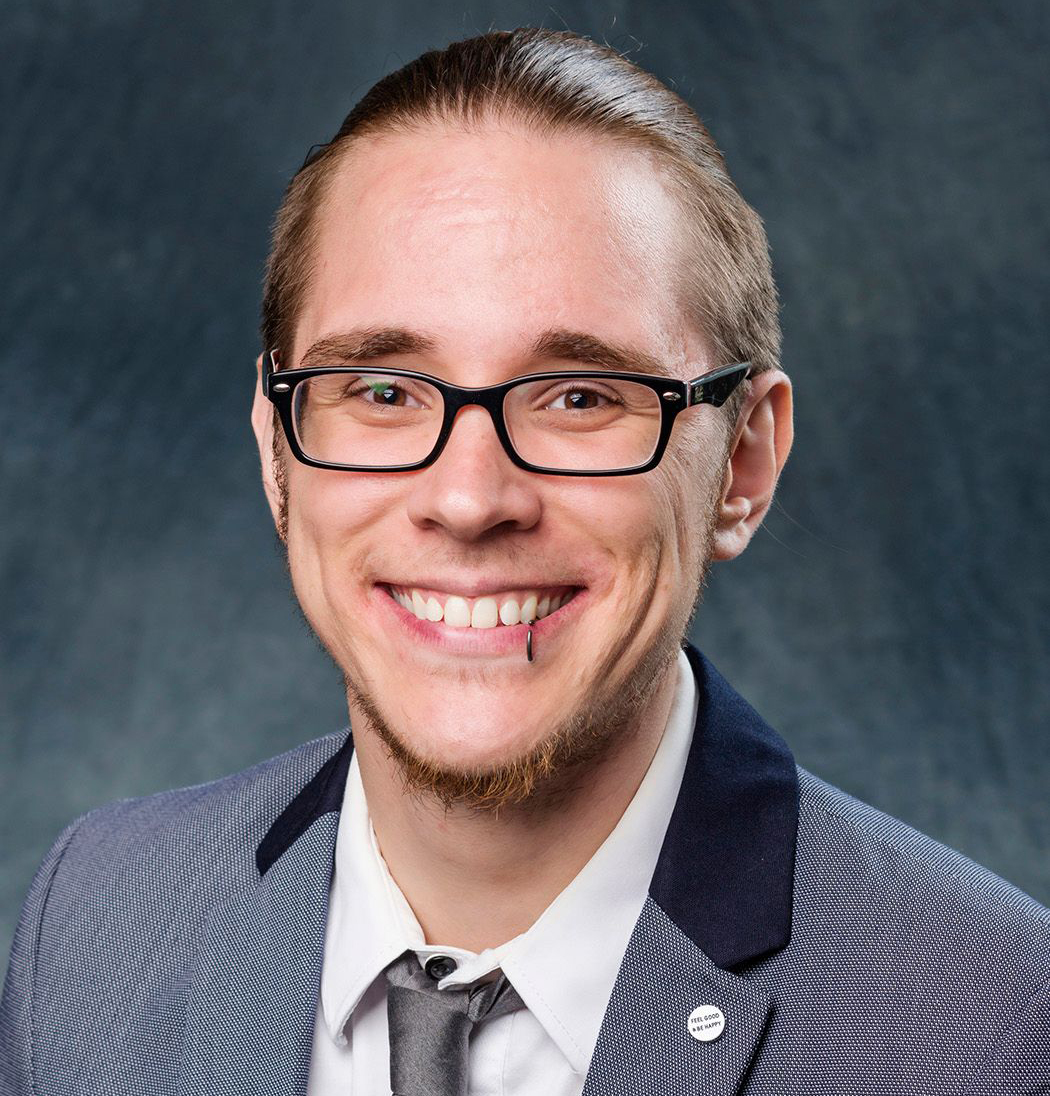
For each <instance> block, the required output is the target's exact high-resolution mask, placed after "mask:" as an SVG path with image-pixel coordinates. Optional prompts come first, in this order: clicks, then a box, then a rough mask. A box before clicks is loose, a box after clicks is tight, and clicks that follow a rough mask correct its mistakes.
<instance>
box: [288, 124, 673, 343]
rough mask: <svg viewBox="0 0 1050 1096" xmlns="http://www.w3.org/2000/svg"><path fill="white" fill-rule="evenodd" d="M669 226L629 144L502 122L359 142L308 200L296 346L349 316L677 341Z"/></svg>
mask: <svg viewBox="0 0 1050 1096" xmlns="http://www.w3.org/2000/svg"><path fill="white" fill-rule="evenodd" d="M681 238H682V232H681V228H680V212H679V207H678V205H677V203H676V202H675V200H674V198H673V196H672V194H671V192H670V191H669V189H668V188H667V186H666V185H665V183H664V181H663V178H662V176H661V174H660V172H659V170H658V168H657V167H656V165H655V163H654V161H653V159H652V157H651V155H650V154H649V153H648V152H647V151H646V150H644V149H641V148H637V147H627V146H625V145H624V144H623V143H621V142H613V141H611V140H609V139H603V138H597V137H593V136H585V135H579V134H569V133H556V134H553V135H539V134H537V133H534V132H530V131H528V130H526V129H525V128H523V127H522V126H520V125H516V124H513V123H510V122H489V123H484V124H481V125H479V126H475V127H473V128H471V129H469V130H467V129H464V128H462V127H457V126H454V125H444V124H440V125H439V124H432V125H427V126H423V127H420V128H418V129H414V130H412V131H410V132H402V133H396V134H384V135H382V136H379V137H375V138H366V139H361V140H359V141H358V142H356V143H355V144H354V145H353V146H352V147H351V149H350V150H349V152H348V153H345V154H344V156H343V158H342V160H341V161H340V162H339V163H338V164H337V165H336V167H335V169H334V171H333V174H332V177H331V179H330V180H329V184H328V187H327V190H326V193H325V197H324V201H323V203H322V206H321V208H320V210H319V214H318V221H317V234H316V236H315V251H314V256H313V260H314V261H313V264H312V268H313V277H312V280H311V285H310V288H309V291H308V293H307V295H306V299H305V301H304V307H303V309H302V312H301V316H300V323H299V326H298V335H297V338H296V344H297V348H298V349H299V350H300V351H301V349H302V347H303V346H304V345H306V344H308V342H309V341H311V340H313V339H315V338H317V337H322V336H324V335H329V334H335V333H337V332H338V331H339V330H341V329H349V328H350V327H354V326H358V325H361V324H403V325H410V326H413V327H415V328H417V329H422V330H427V331H429V332H432V333H433V334H434V335H435V336H436V337H437V339H438V340H442V339H446V338H447V339H448V340H450V341H452V342H456V341H459V342H462V341H463V340H464V339H466V338H468V337H469V338H470V339H472V340H474V341H475V342H476V343H477V345H478V346H479V349H480V348H481V347H482V346H487V347H488V348H489V350H491V349H492V347H493V345H494V344H495V343H498V342H499V341H500V340H501V339H502V340H504V341H506V340H507V339H508V338H510V337H511V336H512V335H513V334H514V333H517V334H518V335H520V337H521V339H522V340H526V339H531V336H532V335H533V334H534V333H535V331H536V330H537V329H538V328H549V327H552V326H557V327H565V328H568V329H572V330H580V331H593V333H594V334H596V335H599V336H601V335H605V336H610V337H617V338H620V339H621V340H623V339H635V340H644V341H647V342H649V343H650V345H651V344H652V343H653V341H654V340H656V341H657V342H661V341H663V342H666V341H667V340H671V341H674V342H681V338H682V332H681V325H682V322H683V321H682V316H681V310H680V309H679V308H678V307H677V303H676V302H677V289H676V287H677V282H676V277H677V271H678V269H679V262H678V256H679V249H680V246H681V244H680V241H681Z"/></svg>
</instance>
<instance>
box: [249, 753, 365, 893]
mask: <svg viewBox="0 0 1050 1096" xmlns="http://www.w3.org/2000/svg"><path fill="white" fill-rule="evenodd" d="M353 752H354V739H353V735H352V734H351V733H350V732H347V735H346V741H345V742H344V743H343V744H342V746H340V747H339V749H338V751H337V752H336V753H334V754H332V756H331V757H330V758H329V759H328V760H327V761H326V762H325V763H324V764H323V765H322V766H321V768H320V769H318V770H317V774H316V775H315V776H314V777H312V778H311V780H310V782H309V783H308V784H307V785H306V786H305V787H304V788H303V789H302V791H301V792H299V794H298V795H296V797H295V798H294V799H293V800H292V801H291V803H289V804H288V806H287V807H285V808H284V810H283V811H281V813H280V814H279V815H278V816H277V818H276V820H275V821H274V823H273V825H272V826H271V827H270V828H269V830H267V831H266V836H265V837H264V838H263V839H262V841H260V842H259V847H258V848H257V849H256V850H255V864H256V866H257V867H258V869H259V874H260V875H265V874H266V873H267V871H269V870H270V867H271V865H272V864H273V863H274V861H275V860H277V858H278V857H279V856H281V854H282V853H284V852H286V851H287V850H288V849H289V848H290V847H291V845H292V843H293V842H294V841H295V840H296V839H297V838H299V837H301V836H302V835H303V834H304V833H305V832H306V831H307V830H308V829H309V828H310V826H311V824H312V823H314V822H315V821H317V819H318V818H320V817H321V815H323V814H328V812H329V811H336V812H338V811H339V810H341V809H342V806H343V792H344V790H345V788H346V774H347V773H348V772H349V770H350V758H351V757H352V756H353Z"/></svg>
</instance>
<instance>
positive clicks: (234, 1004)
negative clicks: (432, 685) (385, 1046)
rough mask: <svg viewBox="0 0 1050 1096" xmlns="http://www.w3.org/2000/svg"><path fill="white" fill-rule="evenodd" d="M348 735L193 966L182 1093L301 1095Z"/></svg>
mask: <svg viewBox="0 0 1050 1096" xmlns="http://www.w3.org/2000/svg"><path fill="white" fill-rule="evenodd" d="M352 751H353V742H352V739H351V738H350V737H349V736H347V739H346V741H345V742H344V744H343V745H342V746H341V747H340V749H339V751H338V752H337V753H336V754H334V755H333V756H332V757H331V758H329V760H328V761H327V762H326V763H325V764H324V766H323V767H322V768H321V769H320V770H319V771H318V773H317V774H316V776H314V777H313V779H312V780H311V781H310V782H309V783H308V784H307V785H306V786H305V787H304V788H303V790H302V791H301V792H300V793H299V794H298V795H297V796H296V797H295V798H294V799H293V800H292V801H291V803H289V804H288V806H287V807H286V808H285V809H284V811H282V813H281V814H280V816H279V817H278V818H277V820H276V821H275V822H274V824H273V825H272V826H271V827H270V829H269V831H268V832H267V834H266V837H265V838H264V839H263V841H262V843H261V844H260V845H259V847H258V850H257V854H256V863H257V866H258V869H259V873H260V879H259V881H258V883H257V884H256V885H255V886H254V887H252V888H250V889H248V890H246V891H242V892H240V893H237V894H235V895H233V896H232V897H231V898H229V899H227V900H226V901H225V902H223V903H221V904H220V905H218V906H216V907H215V908H214V909H213V910H212V912H211V915H210V917H209V919H208V922H207V926H206V929H205V932H204V936H203V939H202V942H201V946H200V951H199V952H198V957H197V963H196V966H195V968H194V975H193V987H192V992H191V998H190V1005H189V1013H188V1018H187V1031H186V1039H185V1042H184V1053H183V1060H182V1063H181V1066H180V1072H179V1084H178V1092H179V1093H180V1096H214V1094H215V1093H218V1092H221V1093H227V1094H240V1093H244V1094H248V1093H251V1094H252V1096H293V1094H295V1096H302V1094H304V1093H305V1092H306V1088H307V1082H308V1080H309V1074H310V1056H311V1051H312V1047H313V1033H314V1017H315V1014H316V1008H317V996H318V989H319V986H320V979H321V965H322V961H323V958H324V954H323V953H324V937H325V925H326V923H327V919H328V897H329V887H330V884H331V877H332V857H333V853H334V850H335V839H336V833H337V830H338V824H339V813H338V812H339V808H340V806H341V802H342V795H343V789H344V787H345V784H346V774H347V770H348V767H349V763H350V756H351V753H352Z"/></svg>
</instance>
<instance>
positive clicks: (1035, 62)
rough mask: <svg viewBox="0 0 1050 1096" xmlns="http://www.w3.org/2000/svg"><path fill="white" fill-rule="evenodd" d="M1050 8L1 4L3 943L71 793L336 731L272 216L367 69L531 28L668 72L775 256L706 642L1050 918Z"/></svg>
mask: <svg viewBox="0 0 1050 1096" xmlns="http://www.w3.org/2000/svg"><path fill="white" fill-rule="evenodd" d="M1048 11H1050V8H1048V6H1047V5H1046V4H1045V3H1043V2H1042V0H1032V2H1029V3H1026V2H1011V3H1008V4H985V3H973V2H969V0H932V2H926V3H922V4H916V3H914V2H913V0H907V2H888V0H882V2H879V0H851V2H849V3H841V2H840V0H818V2H814V3H804V2H787V0H780V2H776V0H765V2H762V0H736V2H727V3H713V2H706V0H703V2H697V0H694V2H692V3H683V2H676V3H661V2H654V0H645V2H638V3H630V2H618V0H605V2H603V3H585V2H579V0H561V2H559V3H558V4H557V5H547V4H544V3H540V2H537V3H526V2H522V3H511V2H504V3H499V2H491V3H480V4H479V3H475V4H472V5H471V6H470V7H461V6H459V5H455V4H451V3H441V2H439V3H421V2H418V0H400V2H392V3H382V4H367V5H366V4H364V3H360V2H357V3H348V2H343V3H337V2H335V0H312V2H311V3H309V4H305V5H304V4H299V3H292V2H290V0H287V2H283V3H278V2H276V0H252V2H248V0H223V2H222V3H219V2H218V0H178V2H177V3H175V2H169V0H160V2H158V0H152V2H150V3H147V2H146V0H5V3H4V4H3V5H2V8H0V42H2V43H3V57H4V60H3V64H2V65H0V87H2V89H3V94H2V112H0V124H2V134H3V139H2V142H0V249H2V253H0V271H2V277H3V285H2V290H0V362H2V368H3V374H2V389H0V420H2V421H0V429H2V451H0V452H2V458H0V459H2V462H3V475H2V477H0V491H2V492H3V498H2V500H0V503H2V509H0V513H2V514H3V522H2V529H0V541H2V572H0V619H2V621H3V639H2V643H3V647H2V674H3V685H2V693H0V696H2V710H0V717H2V735H3V738H2V752H0V764H2V787H0V792H2V794H0V825H2V831H0V858H2V861H0V937H2V939H0V944H2V945H3V946H4V948H6V944H7V941H8V940H9V936H10V932H11V930H12V928H13V921H14V918H15V917H16V915H17V910H18V907H19V904H20V902H21V899H22V896H23V894H24V892H25V889H26V887H27V886H28V884H29V881H30V879H31V877H32V874H33V871H34V869H35V867H36V865H37V863H38V862H39V860H40V857H41V856H42V855H43V853H44V851H45V849H46V848H47V846H48V845H49V844H50V842H51V841H52V839H53V838H54V837H55V835H56V834H57V832H58V831H59V829H60V828H61V827H62V826H63V825H64V824H65V823H66V822H67V821H69V820H70V819H71V818H73V817H74V816H75V815H76V814H78V813H79V812H81V811H84V810H86V809H88V808H90V807H92V806H95V805H98V804H100V803H102V802H104V801H107V800H110V799H113V798H116V797H122V796H133V795H142V794H145V793H149V792H153V791H156V790H158V789H162V788H168V787H172V786H175V785H181V784H188V783H196V782H200V781H205V780H209V779H211V778H213V777H217V776H219V775H221V774H224V773H228V772H231V771H233V770H236V769H239V768H241V767H243V766H246V765H248V764H249V763H251V762H254V761H256V760H259V759H262V758H264V757H267V756H270V755H272V754H275V753H277V752H279V751H281V750H284V749H286V748H289V747H291V746H292V745H294V744H295V743H297V742H301V741H305V740H307V739H310V738H313V737H315V736H318V735H321V734H325V733H327V732H329V731H332V730H335V729H338V728H339V727H341V726H343V725H345V721H346V718H345V717H346V713H345V708H344V705H343V700H342V693H341V687H340V679H339V675H338V674H337V673H336V671H335V669H334V668H333V666H332V665H331V664H330V663H329V662H328V660H327V659H326V657H325V656H324V655H323V654H322V653H321V652H320V650H319V648H318V647H317V646H316V645H315V643H314V641H313V640H312V638H311V636H310V635H309V633H308V631H307V630H306V627H305V625H304V624H303V622H302V620H301V618H300V616H299V615H298V612H297V610H296V608H295V606H294V604H293V602H292V599H291V592H290V587H289V584H288V582H287V579H286V576H285V573H284V569H283V564H282V561H281V558H280V556H279V555H278V553H277V551H276V544H275V540H274V536H273V532H272V528H271V523H270V515H269V512H268V510H267V507H266V505H265V502H264V498H263V494H262V490H261V488H260V486H259V482H258V476H259V470H258V459H257V456H256V452H255V449H254V442H253V439H252V435H251V432H250V429H249V421H248V412H249V406H250V401H251V396H252V388H253V382H254V367H253V359H254V358H255V355H256V354H257V352H258V350H259V346H258V342H257V335H256V321H257V312H258V300H259V286H260V274H261V268H262V263H263V259H264V256H265V252H266V245H267V231H268V225H269V221H270V218H271V216H272V214H273V211H274V209H275V207H276V205H277V203H278V200H279V198H280V196H281V193H282V190H283V187H284V185H285V183H286V181H287V179H288V177H289V176H290V175H291V174H292V173H293V172H294V170H295V169H296V168H297V167H298V165H299V163H300V162H301V160H302V158H303V155H304V154H305V152H306V150H307V148H308V147H309V146H310V145H312V144H313V143H314V142H318V141H323V140H325V139H327V138H328V137H329V136H330V135H331V134H332V132H333V131H334V130H335V128H336V127H337V126H338V124H339V122H340V121H341V120H342V118H343V116H344V114H345V113H346V112H347V111H348V110H349V108H350V106H351V105H352V103H353V102H354V101H355V100H356V99H357V98H358V97H359V96H360V95H361V94H362V92H363V91H364V90H365V89H366V88H367V87H368V86H369V85H370V84H372V83H373V82H374V81H375V80H376V79H378V78H379V77H380V76H382V75H383V74H385V73H386V72H388V71H390V70H392V69H393V68H396V67H398V66H399V65H401V64H402V63H404V62H406V61H408V60H409V59H411V58H412V57H414V56H416V55H417V54H418V53H419V52H421V51H422V50H424V49H426V48H429V47H433V46H438V45H442V44H444V43H446V42H447V41H449V40H451V39H452V38H459V37H466V36H468V35H470V34H473V33H477V32H479V31H482V30H486V29H489V28H490V27H498V28H510V27H513V26H517V25H520V24H523V23H544V24H546V25H549V26H568V27H570V28H572V29H574V30H577V31H580V32H583V33H586V34H590V35H592V36H594V37H597V38H604V39H606V40H607V41H608V42H609V43H611V44H612V45H614V46H616V47H618V48H620V49H622V50H624V51H625V52H627V53H629V55H630V56H631V57H632V58H634V59H635V60H637V61H638V62H639V63H640V64H642V65H643V66H645V67H647V68H649V69H650V70H652V71H653V72H655V73H656V74H657V75H659V76H660V77H662V78H663V79H665V80H666V81H669V82H670V83H671V84H672V86H674V87H675V88H677V89H678V90H679V92H680V93H681V94H683V95H684V96H685V97H686V98H687V99H688V100H689V101H690V102H691V103H692V104H693V105H694V106H695V107H696V109H697V110H698V112H699V113H700V115H701V117H702V118H704V120H705V121H706V122H707V123H708V125H709V126H710V128H711V129H712V131H713V133H714V135H715V137H716V139H717V140H718V141H719V143H720V144H721V146H722V147H723V149H724V150H725V152H726V155H727V157H728V161H729V165H730V169H731V171H732V173H733V175H734V176H735V178H736V179H737V181H738V183H739V185H740V187H741V189H742V191H743V193H744V195H745V196H746V197H747V198H748V200H749V201H750V202H751V203H752V204H753V205H754V206H755V207H756V208H757V209H758V211H759V212H760V213H761V215H762V216H763V218H764V219H765V222H766V225H767V228H768V231H769V235H770V239H771V241H772V247H773V255H774V262H775V267H776V272H777V277H778V281H779V285H780V287H781V291H782V295H783V302H784V307H783V323H784V331H785V366H786V368H787V370H788V372H789V373H790V375H791V376H792V378H793V380H794V383H795V393H796V431H797V433H796V442H795V448H794V451H793V453H792V456H791V459H790V461H789V463H788V466H787V469H786V471H785V473H784V476H783V478H782V480H781V486H780V489H779V492H778V500H777V503H776V506H775V508H774V510H773V511H772V512H771V514H770V516H769V519H768V520H767V522H766V524H765V526H764V529H763V530H762V531H760V532H759V534H758V536H757V537H756V539H755V541H754V543H753V544H752V546H751V547H750V549H749V550H748V551H747V553H746V554H745V555H744V556H743V557H742V558H741V559H740V560H738V561H735V562H733V563H732V564H730V565H723V566H722V567H719V568H716V570H715V572H714V575H713V579H712V582H711V585H710V587H709V590H708V594H707V600H706V602H705V604H704V606H703V608H702V609H701V613H700V617H699V618H698V621H697V626H696V630H695V638H696V640H697V641H698V642H699V644H700V645H701V647H702V648H703V649H704V650H705V651H706V652H707V654H708V655H709V656H710V657H711V658H712V659H713V660H714V661H715V663H716V665H718V666H719V667H720V668H721V669H722V671H723V672H724V673H725V674H726V675H727V676H728V677H729V679H730V680H731V681H732V682H733V683H734V684H735V685H736V686H737V688H739V689H740V690H741V691H742V692H743V693H744V695H745V696H747V697H748V698H749V699H750V700H751V701H752V703H754V704H755V706H756V707H757V708H758V709H759V710H760V711H761V712H762V713H763V714H764V715H765V716H766V718H767V719H769V720H770V721H771V722H772V723H773V724H774V725H775V726H777V727H779V729H780V730H781V731H782V732H783V734H784V735H785V736H786V738H787V739H788V741H789V742H790V744H791V745H792V746H793V748H794V750H795V752H796V756H797V757H798V759H799V760H800V761H801V762H802V763H803V764H804V765H806V766H807V767H808V768H811V769H813V770H814V771H816V772H817V773H818V774H820V775H822V776H824V777H825V778H826V779H829V780H831V781H832V782H834V783H837V784H839V785H840V786H842V787H844V788H845V789H847V790H848V791H850V792H852V793H854V794H856V795H858V796H860V797H862V798H864V799H866V800H868V801H870V802H872V803H874V804H876V805H877V806H879V807H882V808H883V809H885V810H888V811H890V812H891V813H893V814H895V815H897V816H899V817H901V818H903V819H905V820H907V821H908V822H910V823H912V824H914V825H916V826H918V827H919V828H921V829H923V830H925V831H927V832H928V833H930V834H932V835H934V836H935V837H938V838H940V839H941V840H944V841H946V842H948V843H949V844H952V845H954V846H956V847H957V848H959V849H961V850H963V851H964V852H966V853H968V854H969V855H971V856H972V857H974V858H975V859H977V860H979V861H982V862H983V863H985V864H987V865H988V866H990V867H991V868H993V869H994V870H996V871H997V872H999V873H1000V874H1002V875H1004V876H1006V877H1007V878H1009V879H1011V880H1013V881H1014V882H1016V883H1018V884H1019V885H1020V886H1022V887H1023V888H1024V889H1026V890H1028V891H1029V892H1030V893H1031V894H1033V895H1034V896H1035V897H1037V898H1039V899H1041V900H1042V901H1044V902H1048V901H1050V856H1048V846H1050V806H1048V803H1047V793H1048V778H1050V757H1048V750H1047V745H1046V732H1047V710H1048V695H1050V683H1048V679H1047V675H1046V674H1045V672H1044V670H1045V665H1046V660H1047V659H1046V656H1047V650H1048V634H1047V633H1048V626H1047V611H1048V607H1050V596H1048V592H1050V586H1048V578H1047V567H1046V560H1047V552H1046V549H1045V541H1046V537H1047V533H1048V530H1050V522H1048V516H1050V513H1048V511H1050V502H1048V500H1050V455H1048V452H1047V445H1046V441H1045V439H1046V433H1047V423H1048V419H1050V416H1048V410H1050V409H1048V403H1050V401H1048V398H1047V361H1046V336H1047V299H1048V296H1050V277H1048V270H1050V258H1048V254H1050V232H1048V223H1050V215H1048V210H1047V202H1048V197H1047V196H1048V195H1050V179H1048V171H1047V165H1048V152H1050V124H1048V123H1050V114H1048V104H1050V79H1048V68H1047V66H1046V57H1047V55H1048V47H1050V34H1048V27H1047V12H1048ZM278 667H279V669H278Z"/></svg>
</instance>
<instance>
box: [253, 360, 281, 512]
mask: <svg viewBox="0 0 1050 1096" xmlns="http://www.w3.org/2000/svg"><path fill="white" fill-rule="evenodd" d="M262 361H263V356H262V354H260V355H259V356H258V357H257V358H256V359H255V399H254V400H253V401H252V430H253V431H254V433H255V441H256V443H257V445H258V446H259V461H260V463H261V465H262V481H263V490H264V491H265V492H266V501H267V502H269V504H270V513H271V514H272V515H273V523H274V526H275V527H276V528H277V529H278V531H280V528H281V524H280V514H281V502H280V499H281V494H280V489H279V488H278V486H277V474H276V471H275V469H274V460H273V413H274V408H273V404H272V403H271V402H270V401H269V400H268V399H267V398H266V396H265V395H264V394H263V388H262Z"/></svg>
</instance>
